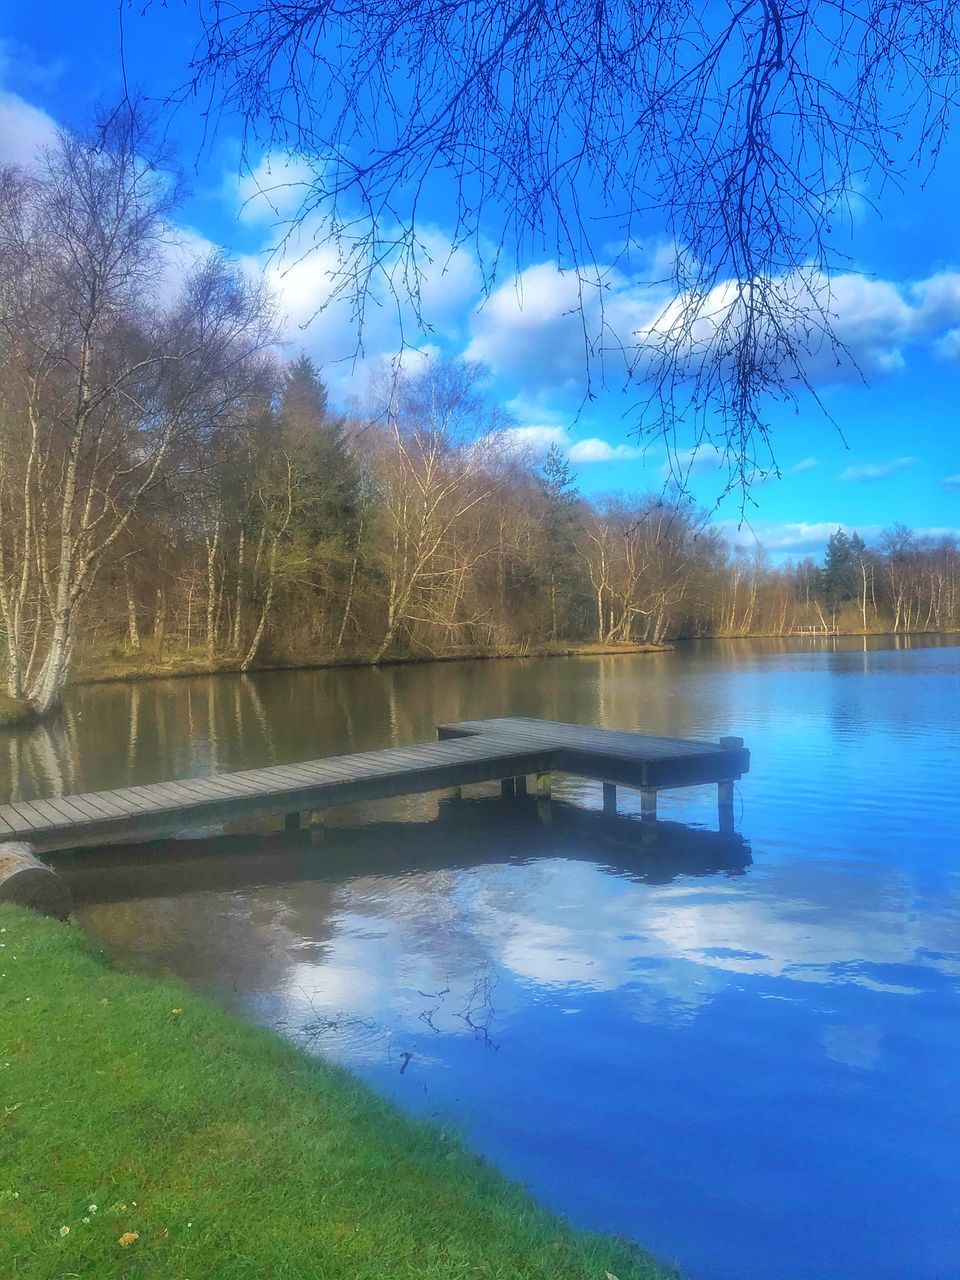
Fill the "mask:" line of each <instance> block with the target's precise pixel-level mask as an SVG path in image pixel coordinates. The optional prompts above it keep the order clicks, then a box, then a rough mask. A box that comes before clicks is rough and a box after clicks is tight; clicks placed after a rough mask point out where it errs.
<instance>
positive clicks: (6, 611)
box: [0, 112, 272, 715]
mask: <svg viewBox="0 0 960 1280" xmlns="http://www.w3.org/2000/svg"><path fill="white" fill-rule="evenodd" d="M148 146H149V139H148V138H147V137H146V136H145V134H144V132H143V131H142V130H141V128H140V125H139V122H138V120H137V118H136V116H135V114H130V113H125V112H118V113H116V114H115V115H113V116H111V117H110V120H109V122H108V123H107V125H106V126H105V128H103V129H102V130H100V131H99V132H98V134H97V136H96V137H95V138H84V137H80V136H78V135H75V134H71V133H67V132H61V133H60V134H59V135H58V137H57V140H56V142H55V143H54V145H53V146H51V147H50V148H49V149H48V150H47V151H46V152H45V153H44V155H43V158H42V161H41V163H40V165H39V167H38V169H37V170H36V171H35V172H34V173H31V174H30V175H23V174H17V173H9V172H8V173H6V174H5V175H4V176H3V179H2V184H0V185H2V188H3V193H4V194H3V198H2V202H0V218H2V224H3V225H2V230H0V237H2V244H3V248H4V264H5V265H4V270H3V273H2V279H0V284H2V293H0V361H2V371H3V389H4V401H3V413H4V420H3V431H2V438H0V615H2V620H3V626H4V631H5V638H6V675H7V688H8V693H9V694H10V696H11V697H13V698H16V699H23V700H25V701H27V702H28V703H29V704H30V705H31V706H32V708H33V709H34V711H35V712H36V713H37V714H40V715H44V714H47V713H48V712H49V711H51V710H52V709H53V708H54V707H56V706H57V705H58V703H59V701H60V698H61V696H62V693H63V687H64V683H65V681H66V678H67V674H68V671H69V668H70V664H71V659H72V656H73V653H74V648H75V645H76V642H77V639H78V620H79V618H80V616H81V613H82V610H83V606H84V604H85V602H86V600H87V598H88V596H89V593H90V591H91V589H92V588H93V585H94V582H95V580H96V577H97V574H98V573H99V572H100V570H101V569H102V567H103V566H104V564H105V563H106V562H108V561H109V560H110V558H111V556H112V555H115V554H116V553H117V551H118V550H119V547H120V545H121V540H122V539H123V537H124V535H125V534H126V533H127V531H128V530H130V528H131V525H132V522H133V521H134V518H135V516H136V513H137V511H138V510H139V509H140V507H141V505H142V504H143V502H144V501H145V499H146V498H147V496H148V495H150V494H153V493H154V492H155V491H156V490H157V489H158V488H159V487H160V486H163V485H167V486H173V487H176V486H178V485H179V484H181V483H182V482H183V477H184V475H185V474H186V473H187V472H188V471H189V470H190V468H191V466H193V465H194V464H195V463H196V461H197V459H198V457H199V456H200V454H201V453H202V450H203V447H204V442H205V441H206V440H207V439H208V438H209V437H210V436H211V434H213V433H215V432H216V431H217V430H219V429H221V428H222V426H223V424H224V423H225V422H226V421H227V420H229V419H230V418H231V417H232V416H234V415H235V414H236V413H237V412H238V411H239V410H240V408H241V406H242V403H243V401H244V398H245V396H246V395H247V393H248V392H249V390H250V388H251V387H252V386H253V385H254V384H255V383H256V380H257V373H258V358H259V355H260V353H261V351H262V350H263V349H264V348H265V346H266V344H267V343H268V342H269V341H270V340H271V338H272V325H271V318H270V313H269V307H268V305H267V302H266V298H265V295H264V294H263V292H262V290H261V289H259V288H258V287H254V286H251V285H249V284H248V283H247V282H246V281H245V280H244V279H243V278H242V277H241V276H240V275H238V274H237V273H236V272H234V271H232V270H231V269H230V268H229V267H228V266H227V264H226V263H225V262H224V261H223V260H222V259H221V258H219V257H217V256H216V255H214V256H212V257H210V258H209V259H207V260H205V261H202V262H200V263H199V264H198V265H197V266H195V267H194V269H193V270H192V271H190V272H189V273H188V274H187V276H186V278H185V280H184V281H183V283H182V285H181V287H180V288H179V290H178V293H177V295H176V297H175V298H174V301H173V302H171V303H167V304H166V305H165V304H164V301H163V293H162V285H163V283H164V274H165V272H166V271H167V270H168V257H167V253H166V247H165V239H166V237H167V236H168V235H169V222H168V218H169V213H170V209H171V184H170V182H169V180H168V178H167V177H166V176H165V175H164V174H163V173H162V172H161V171H160V170H159V168H158V167H157V166H156V165H154V164H152V163H150V162H149V161H148V159H147V147H148Z"/></svg>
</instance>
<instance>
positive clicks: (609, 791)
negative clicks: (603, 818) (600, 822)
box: [603, 782, 617, 817]
mask: <svg viewBox="0 0 960 1280" xmlns="http://www.w3.org/2000/svg"><path fill="white" fill-rule="evenodd" d="M603 812H604V813H606V814H608V815H612V816H614V817H615V816H616V812H617V788H616V786H615V785H614V783H612V782H605V783H604V784H603Z"/></svg>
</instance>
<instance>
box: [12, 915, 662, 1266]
mask: <svg viewBox="0 0 960 1280" xmlns="http://www.w3.org/2000/svg"><path fill="white" fill-rule="evenodd" d="M0 929H3V930H4V932H3V933H0V943H2V944H3V949H2V950H0V957H2V959H0V973H2V974H4V976H3V977H2V978H0V1275H2V1276H3V1277H4V1278H5V1280H7V1278H8V1277H9V1278H11V1280H12V1277H25V1278H29V1280H53V1278H54V1277H61V1276H90V1277H97V1278H98V1280H108V1278H111V1277H117V1278H118V1280H119V1278H121V1277H122V1278H123V1280H161V1278H162V1280H216V1278H222V1280H246V1278H249V1280H254V1278H256V1280H267V1278H268V1277H269V1280H401V1278H403V1280H407V1278H408V1277H409V1278H410V1280H412V1278H413V1277H418V1278H420V1280H422V1278H425V1277H428V1278H434V1277H435V1278H436V1280H468V1277H469V1280H478V1278H484V1277H487V1278H489V1280H534V1278H535V1280H574V1278H576V1280H605V1277H611V1276H615V1277H618V1280H641V1278H642V1280H664V1277H666V1276H667V1275H670V1274H673V1273H670V1272H667V1271H665V1270H664V1269H662V1268H660V1267H658V1266H656V1265H655V1264H654V1263H652V1262H650V1261H649V1260H648V1259H647V1258H646V1257H645V1256H644V1255H642V1254H640V1253H639V1251H636V1250H634V1249H633V1248H632V1247H630V1246H628V1245H621V1244H619V1243H617V1242H615V1241H612V1240H608V1239H606V1238H603V1237H593V1236H587V1235H584V1234H581V1233H578V1232H575V1231H572V1230H571V1229H570V1228H569V1227H567V1226H566V1225H565V1224H564V1223H563V1222H562V1221H560V1220H558V1219H556V1218H555V1217H553V1216H551V1215H549V1214H547V1213H545V1212H543V1211H541V1210H539V1209H538V1208H536V1207H535V1206H534V1205H533V1203H532V1202H531V1201H530V1199H529V1198H528V1197H527V1195H526V1194H525V1193H524V1192H523V1191H522V1190H521V1189H520V1188H518V1187H517V1186H515V1185H513V1184H511V1183H508V1182H507V1181H505V1180H504V1179H503V1178H502V1177H501V1176H500V1175H499V1174H497V1173H496V1172H494V1171H493V1170H492V1169H490V1168H489V1167H488V1166H486V1165H484V1164H483V1163H482V1162H481V1161H480V1160H478V1159H477V1158H476V1157H473V1156H471V1155H469V1154H468V1153H467V1152H465V1151H464V1150H463V1149H462V1148H461V1147H460V1146H459V1145H458V1144H457V1143H456V1142H455V1141H453V1140H451V1139H450V1138H449V1137H447V1136H445V1135H444V1134H442V1133H441V1132H440V1131H438V1130H435V1129H432V1128H429V1127H426V1126H423V1125H420V1124H417V1123H415V1122H412V1121H409V1120H407V1119H405V1118H404V1117H403V1116H402V1115H401V1114H400V1113H398V1112H397V1111H396V1110H394V1109H393V1108H392V1107H390V1106H388V1105H386V1104H385V1103H383V1102H380V1101H379V1100H378V1099H377V1098H376V1097H375V1096H374V1095H373V1094H371V1093H370V1092H369V1091H368V1090H367V1089H366V1088H364V1087H363V1086H361V1085H360V1084H358V1083H357V1082H356V1081H355V1080H353V1079H352V1078H351V1077H350V1076H348V1075H346V1074H345V1073H343V1072H341V1071H339V1070H337V1069H334V1068H331V1067H329V1066H326V1065H324V1064H322V1063H318V1062H315V1061H313V1060H310V1059H307V1058H306V1057H304V1056H303V1055H301V1054H300V1053H299V1052H298V1051H297V1050H296V1049H294V1048H293V1047H291V1046H289V1045H287V1044H284V1043H283V1042H282V1041H280V1040H279V1039H277V1038H276V1037H274V1036H272V1035H270V1034H269V1033H267V1032H265V1031H261V1030H258V1029H256V1028H254V1027H250V1026H246V1025H244V1024H241V1023H239V1022H237V1021H235V1020H233V1019H232V1018H230V1017H229V1016H228V1015H227V1014H225V1013H223V1012H222V1011H220V1010H219V1009H217V1008H216V1007H215V1006H213V1005H211V1004H209V1003H208V1002H206V1001H204V1000H202V999H200V998H198V997H196V996H194V995H191V994H190V993H189V992H188V991H186V990H185V989H184V988H182V987H180V986H179V985H175V984H172V983H158V982H154V981H151V980H149V979H145V978H141V977H134V976H130V975H128V974H123V973H119V972H117V971H116V970H114V969H112V968H111V967H110V966H109V965H108V964H107V963H105V962H104V960H103V959H102V957H101V956H100V955H99V954H98V952H97V951H96V949H95V947H94V945H93V944H92V943H91V942H90V941H89V940H88V939H87V938H86V937H85V936H84V935H82V934H81V933H79V932H78V931H77V930H76V929H74V928H73V927H72V926H69V925H61V924H57V923H55V922H53V921H49V920H43V919H41V918H40V917H38V916H35V915H33V914H31V913H29V912H26V911H22V910H19V909H15V908H11V907H0ZM94 1206H96V1207H94Z"/></svg>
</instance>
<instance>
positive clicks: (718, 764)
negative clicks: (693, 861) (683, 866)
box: [0, 718, 750, 853]
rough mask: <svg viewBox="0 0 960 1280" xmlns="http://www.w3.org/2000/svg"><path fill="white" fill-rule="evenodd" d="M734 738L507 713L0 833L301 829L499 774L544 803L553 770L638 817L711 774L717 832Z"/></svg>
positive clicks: (35, 806)
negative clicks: (420, 737)
mask: <svg viewBox="0 0 960 1280" xmlns="http://www.w3.org/2000/svg"><path fill="white" fill-rule="evenodd" d="M749 760H750V754H749V752H748V751H747V750H745V749H744V747H743V743H742V741H741V739H739V738H722V739H720V741H719V742H718V743H716V744H714V743H709V742H693V741H685V740H683V739H675V738H656V737H650V736H648V735H646V734H638V733H626V732H619V731H616V730H610V729H593V728H589V727H586V726H582V725H569V724H557V723H554V722H553V721H547V720H529V719H521V718H502V719H496V720H475V721H463V722H461V723H457V724H448V725H442V726H440V728H439V729H438V740H437V741H436V742H424V743H418V744H416V745H414V746H409V747H391V748H388V749H386V750H383V751H365V752H360V753H358V754H356V755H349V756H332V757H328V758H326V759H321V760H310V761H304V762H302V763H299V764H289V765H277V766H274V767H271V768H266V769H245V770H241V771H239V772H236V773H223V774H215V775H213V776H210V777H205V778H184V779H182V780H179V781H174V782H158V783H151V784H148V785H145V786H140V787H121V788H119V789H117V790H114V791H96V792H91V793H87V794H82V795H68V796H55V797H50V798H47V799H44V800H29V801H16V802H15V803H10V804H5V805H2V806H0V842H7V841H26V842H28V843H29V844H30V845H31V846H32V847H33V849H34V850H36V851H37V852H39V853H49V852H54V851H60V850H66V849H77V848H91V847H96V846H98V845H103V844H117V843H136V842H140V841H147V840H153V839H158V838H160V837H163V836H170V835H175V834H178V833H186V832H189V831H190V830H196V829H198V828H209V827H213V826H218V825H221V824H223V823H226V822H230V823H233V822H236V821H238V820H243V819H246V818H257V817H262V816H264V815H269V814H281V815H283V816H284V819H285V825H286V827H287V829H288V830H297V829H299V827H300V824H301V815H303V814H306V815H311V814H313V813H316V812H318V811H322V810H323V809H327V808H330V807H331V806H333V805H339V804H351V803H357V802H360V801H365V800H378V799H384V798H387V797H392V796H401V795H412V794H416V793H421V792H426V791H438V790H443V789H447V788H459V787H462V786H465V785H468V784H471V783H478V782H491V781H497V780H499V781H500V783H501V789H502V791H503V793H504V794H505V795H513V796H515V795H518V794H521V793H524V792H526V789H527V788H526V780H527V778H528V777H529V776H531V775H532V776H534V777H535V778H536V779H537V793H538V796H539V798H540V799H541V800H542V801H546V800H548V799H549V796H550V788H551V783H550V780H551V776H552V774H553V773H554V772H561V773H572V774H577V775H579V776H581V777H586V778H592V779H596V780H599V781H600V782H602V783H603V797H604V809H605V810H607V811H608V812H610V811H612V810H615V808H616V788H617V786H618V785H619V786H627V787H631V788H637V789H638V790H639V791H640V795H641V810H642V816H643V817H644V818H645V819H647V820H653V819H655V817H656V797H657V792H658V791H659V790H662V789H664V788H673V787H687V786H696V785H700V784H702V783H716V784H717V786H718V797H719V816H720V828H721V830H731V829H732V826H733V783H734V781H735V780H736V779H737V778H739V777H741V776H742V774H744V773H746V772H747V770H748V768H749Z"/></svg>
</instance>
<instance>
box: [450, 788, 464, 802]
mask: <svg viewBox="0 0 960 1280" xmlns="http://www.w3.org/2000/svg"><path fill="white" fill-rule="evenodd" d="M450 799H451V800H462V799H463V787H452V788H451V790H450Z"/></svg>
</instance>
